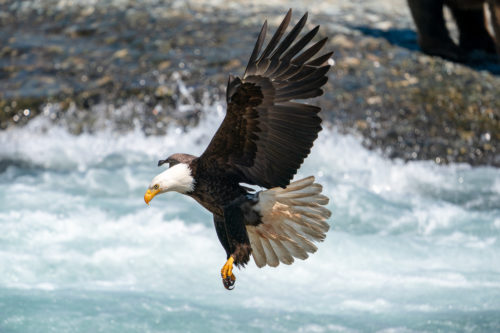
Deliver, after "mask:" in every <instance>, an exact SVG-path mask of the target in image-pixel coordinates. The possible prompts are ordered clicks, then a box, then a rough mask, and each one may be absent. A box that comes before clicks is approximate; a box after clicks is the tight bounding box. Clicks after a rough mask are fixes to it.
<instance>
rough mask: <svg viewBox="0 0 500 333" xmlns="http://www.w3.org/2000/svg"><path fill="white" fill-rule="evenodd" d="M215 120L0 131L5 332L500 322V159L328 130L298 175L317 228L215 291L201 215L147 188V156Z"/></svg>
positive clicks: (431, 327)
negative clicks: (426, 156) (308, 191)
mask: <svg viewBox="0 0 500 333" xmlns="http://www.w3.org/2000/svg"><path fill="white" fill-rule="evenodd" d="M221 119H222V112H221V110H219V111H217V110H211V111H210V112H208V115H207V118H206V119H205V120H204V121H203V122H202V123H201V124H200V125H199V126H198V127H196V128H194V129H192V130H190V131H189V132H188V133H183V132H182V131H181V130H179V129H177V130H174V129H173V130H171V131H170V134H169V135H167V136H165V137H145V136H144V135H143V134H142V133H141V132H140V131H137V132H132V133H128V134H122V135H119V134H116V133H112V132H98V133H96V134H93V135H89V134H84V135H80V136H72V135H70V134H68V133H67V132H66V131H65V130H63V129H61V128H58V127H55V126H52V125H47V124H46V122H45V120H44V119H42V118H39V119H36V120H34V121H32V122H31V123H30V124H29V125H28V126H26V127H24V128H16V129H12V130H9V131H4V132H0V161H3V162H2V163H4V164H3V165H4V167H3V169H5V170H4V171H3V172H2V173H0V332H2V333H3V332H50V331H54V332H97V331H102V332H165V331H169V332H187V331H193V332H196V331H202V332H220V331H221V330H222V329H225V330H227V329H230V330H236V331H255V332H259V331H266V332H271V331H277V332H287V331H290V332H330V331H377V330H383V331H384V330H385V331H436V330H443V331H499V330H500V244H499V242H500V241H499V235H500V170H498V169H494V168H471V167H469V166H466V165H450V166H437V165H435V164H433V163H431V162H412V163H408V164H404V163H403V162H401V161H391V160H388V159H386V158H384V157H382V156H381V155H380V154H378V153H377V152H372V151H367V150H366V149H364V148H363V147H362V146H361V145H360V143H359V140H358V139H357V138H355V137H353V136H343V135H340V134H338V133H337V132H335V130H332V129H328V130H324V131H323V132H322V133H321V136H320V138H319V139H318V141H317V142H316V145H315V147H314V149H313V152H312V154H311V156H310V157H309V158H308V159H307V160H306V163H305V165H304V166H303V168H302V169H301V170H300V173H299V175H298V176H297V178H298V177H302V176H307V175H311V174H313V175H316V176H317V178H318V180H319V182H321V183H322V184H323V185H324V187H325V191H326V194H327V195H328V196H329V197H330V198H331V199H332V200H331V203H330V205H329V208H330V209H331V210H332V212H333V216H332V218H331V220H330V221H329V222H330V224H331V226H332V228H331V230H330V231H329V233H328V236H327V239H326V241H325V242H324V243H321V244H320V245H319V251H318V252H317V253H316V254H314V255H313V256H312V257H310V258H309V259H308V260H306V261H298V262H295V263H294V264H293V265H291V266H283V265H281V266H279V267H278V268H275V269H273V268H264V269H258V268H257V267H256V266H255V265H254V263H253V262H251V263H250V265H249V266H248V267H247V268H246V269H244V270H240V271H238V270H237V271H236V272H235V273H236V276H237V282H236V289H235V290H233V291H231V292H228V291H226V290H225V289H224V288H223V286H222V283H221V281H220V276H219V274H220V273H219V272H220V268H221V266H222V265H223V263H224V261H225V253H224V250H223V249H222V246H221V245H220V244H219V243H218V240H217V237H216V234H215V231H214V228H213V226H212V218H211V216H210V214H208V213H207V212H206V211H204V210H203V208H201V206H199V205H198V204H197V203H195V202H194V201H193V200H191V199H189V198H187V197H183V196H181V195H179V194H174V193H171V194H166V195H162V196H159V197H157V198H155V199H154V200H153V201H152V206H151V207H147V206H146V205H145V204H144V201H143V199H142V196H143V193H144V191H145V189H146V187H147V185H148V184H149V181H150V180H151V178H152V177H153V176H154V175H156V174H157V173H159V172H160V171H161V170H160V169H158V168H157V167H156V162H157V160H159V159H161V158H164V157H166V156H168V155H170V154H171V153H174V152H188V153H193V154H199V153H201V152H202V151H203V149H204V147H205V145H206V144H207V142H208V140H209V139H210V138H211V136H212V134H213V133H214V131H215V129H216V127H217V126H218V124H219V122H220V121H221ZM7 164H8V165H9V166H8V167H6V168H5V165H7ZM0 170H1V169H0Z"/></svg>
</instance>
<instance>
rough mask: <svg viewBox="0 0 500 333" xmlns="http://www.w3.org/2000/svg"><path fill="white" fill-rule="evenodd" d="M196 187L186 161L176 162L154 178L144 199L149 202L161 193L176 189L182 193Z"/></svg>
mask: <svg viewBox="0 0 500 333" xmlns="http://www.w3.org/2000/svg"><path fill="white" fill-rule="evenodd" d="M193 189H194V178H193V175H192V174H191V169H190V168H189V165H187V164H186V163H179V164H176V165H174V166H172V167H170V168H168V169H167V170H165V171H163V172H162V173H160V174H159V175H157V176H156V177H154V178H153V180H152V181H151V184H149V187H148V190H147V191H146V194H144V201H145V202H146V203H147V204H148V205H149V202H150V201H151V200H152V199H153V198H154V197H155V196H156V195H157V194H159V193H164V192H170V191H176V192H179V193H182V194H186V193H188V192H191V191H192V190H193Z"/></svg>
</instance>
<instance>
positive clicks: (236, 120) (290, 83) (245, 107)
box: [200, 10, 332, 188]
mask: <svg viewBox="0 0 500 333" xmlns="http://www.w3.org/2000/svg"><path fill="white" fill-rule="evenodd" d="M290 18H291V10H290V11H289V12H288V14H287V15H286V16H285V18H284V20H283V22H282V23H281V25H280V26H279V28H278V30H277V31H276V33H275V34H274V36H273V37H272V38H271V41H270V42H269V44H268V45H267V47H266V48H265V49H264V51H263V52H262V54H260V51H261V48H262V45H263V43H264V39H265V35H266V30H267V22H266V23H264V26H263V27H262V30H261V32H260V34H259V37H258V39H257V43H256V44H255V47H254V50H253V52H252V55H251V56H250V60H249V63H248V65H247V68H246V71H245V74H244V76H243V79H240V78H232V77H230V80H229V83H228V87H227V102H228V107H227V114H226V117H225V118H224V121H223V122H222V124H221V126H220V127H219V129H218V131H217V133H216V134H215V135H214V137H213V138H212V141H211V142H210V144H209V145H208V147H207V149H206V150H205V152H204V153H203V155H201V156H200V162H201V163H212V164H213V163H215V164H217V165H218V167H220V168H223V169H225V170H227V171H228V172H232V173H233V174H235V175H237V176H238V177H239V180H240V181H242V182H246V183H249V184H256V185H259V186H263V187H267V188H271V187H276V186H281V187H285V186H286V185H288V184H289V182H290V180H291V179H292V178H293V176H294V175H295V173H296V172H297V169H298V168H299V167H300V165H301V164H302V162H303V161H304V158H305V157H307V155H308V154H309V152H310V149H311V147H312V145H313V142H314V140H315V139H316V138H317V136H318V132H319V131H320V130H321V118H319V116H318V112H319V111H320V108H319V107H316V106H312V105H307V104H302V103H297V102H292V100H296V99H308V98H313V97H316V96H319V95H321V94H322V93H323V90H322V89H321V87H322V86H323V85H324V84H325V83H326V82H327V80H328V77H327V76H326V73H327V72H328V69H329V68H330V66H329V65H328V64H327V61H328V59H329V58H330V57H331V55H332V53H327V54H325V55H322V56H320V57H318V58H316V59H313V60H311V58H312V57H313V56H314V55H315V54H316V53H317V52H319V50H321V48H322V47H323V46H324V44H325V43H326V40H327V39H326V38H324V39H322V40H320V41H319V42H317V43H315V44H313V45H312V46H311V47H309V48H307V49H306V50H304V51H302V50H303V49H304V48H305V46H306V45H307V44H308V43H309V42H310V41H311V40H312V38H313V37H314V36H315V35H316V33H317V31H318V29H319V26H317V27H315V28H314V29H312V30H311V31H310V32H309V33H307V34H306V35H304V36H303V37H302V38H301V39H299V40H298V41H297V42H295V43H294V41H295V39H296V38H297V36H298V34H299V33H300V31H301V30H302V28H303V27H304V25H305V23H306V20H307V14H306V15H304V16H303V17H302V19H301V20H300V21H299V22H298V23H297V24H296V25H295V27H294V28H293V29H292V30H291V31H290V33H289V34H288V35H287V36H286V37H285V38H284V39H283V41H282V42H281V43H280V40H281V37H282V36H283V34H284V32H285V30H286V28H287V26H288V24H289V22H290ZM301 51H302V53H300V52H301ZM299 53H300V54H299ZM259 54H260V56H259Z"/></svg>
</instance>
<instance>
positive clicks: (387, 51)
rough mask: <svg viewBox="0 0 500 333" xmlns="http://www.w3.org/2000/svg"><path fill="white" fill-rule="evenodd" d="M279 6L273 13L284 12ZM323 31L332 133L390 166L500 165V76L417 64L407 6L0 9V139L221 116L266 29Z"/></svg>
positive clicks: (497, 70)
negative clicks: (329, 55) (302, 19)
mask: <svg viewBox="0 0 500 333" xmlns="http://www.w3.org/2000/svg"><path fill="white" fill-rule="evenodd" d="M281 5H282V6H281ZM289 6H291V7H293V8H294V9H295V12H294V13H295V15H294V20H297V19H298V18H299V16H300V15H301V14H302V12H303V11H305V10H309V11H310V20H309V22H311V24H310V25H309V27H313V25H312V24H321V25H322V28H321V30H320V34H321V36H330V37H331V38H330V40H329V42H328V44H327V46H326V48H327V49H330V50H334V51H335V55H334V59H335V62H336V65H335V67H334V68H333V69H332V71H331V74H330V80H329V82H328V84H327V86H326V92H325V96H324V97H321V98H320V99H318V100H317V102H316V103H318V104H320V105H321V106H322V107H323V109H324V112H323V117H324V119H325V121H326V122H327V124H331V125H334V126H337V127H338V128H339V129H340V130H341V131H344V132H354V133H358V134H359V135H362V136H363V141H364V144H365V145H366V146H368V147H370V148H373V149H380V150H381V151H383V152H384V153H385V154H387V155H388V156H390V157H398V158H403V159H405V160H413V159H432V160H434V161H436V162H437V163H447V162H466V163H470V164H472V165H495V166H500V154H499V151H498V149H500V148H498V147H500V144H499V142H500V98H498V96H500V76H499V74H500V65H498V64H496V63H495V62H494V61H495V59H491V58H489V59H488V58H486V57H485V56H484V55H481V54H479V55H477V61H475V62H474V63H471V64H466V65H460V64H455V63H451V62H448V61H445V60H442V59H440V58H436V57H429V56H426V55H423V54H422V53H420V52H419V51H418V49H417V45H416V35H415V33H414V32H413V30H412V29H413V24H412V22H411V17H410V15H409V12H408V10H407V9H406V3H405V1H403V0H391V1H388V2H384V4H383V5H377V3H376V2H375V1H354V2H349V4H339V3H338V2H335V1H330V2H329V1H326V2H325V1H323V2H321V3H318V4H309V5H308V4H306V3H302V2H296V3H292V4H289V3H288V2H287V3H286V4H285V2H283V4H281V3H280V2H279V1H278V2H276V3H273V5H272V6H270V5H267V4H265V3H264V2H262V3H259V4H256V5H252V6H248V5H247V4H246V3H245V2H243V1H240V2H231V3H219V2H217V1H213V2H212V3H210V4H206V3H204V2H198V1H189V2H184V1H172V2H169V3H168V4H164V3H159V2H157V1H152V0H151V1H147V0H144V1H131V0H128V1H127V0H124V1H117V0H116V1H104V2H96V3H92V2H86V3H85V4H82V3H80V2H78V1H76V2H71V1H55V0H48V1H43V2H42V3H39V2H36V1H23V2H17V1H6V0H0V26H1V27H2V28H1V29H0V128H2V129H4V130H5V129H7V128H9V127H11V126H22V125H23V124H26V123H27V122H28V121H30V120H31V119H33V118H35V117H47V118H49V119H51V120H52V121H53V122H54V123H57V124H61V125H63V126H66V127H67V128H68V129H69V130H70V131H71V132H73V133H75V134H78V133H81V132H82V131H90V132H92V131H95V130H98V129H101V128H103V127H106V128H112V129H115V130H118V131H127V130H130V129H132V128H136V127H137V126H140V127H141V128H142V129H143V130H144V132H145V133H147V134H151V135H157V134H162V133H164V132H165V130H166V129H167V128H168V127H169V126H170V125H172V124H177V125H179V126H191V125H193V124H196V123H197V121H198V119H199V117H200V116H202V114H203V110H205V109H206V107H207V106H214V105H215V106H217V105H220V104H222V101H223V100H224V94H225V84H226V81H227V75H228V73H233V74H240V73H242V72H243V70H244V66H245V64H246V63H245V62H246V61H247V59H248V56H249V54H250V52H251V49H252V47H253V43H254V41H255V38H256V36H257V34H258V31H259V29H260V26H261V24H262V21H263V19H264V18H268V20H269V23H270V26H271V27H272V28H271V30H274V28H275V27H276V26H277V24H278V23H279V21H280V19H281V18H282V16H283V15H284V14H285V12H286V10H287V9H288V7H289Z"/></svg>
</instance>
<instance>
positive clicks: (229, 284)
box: [222, 276, 236, 290]
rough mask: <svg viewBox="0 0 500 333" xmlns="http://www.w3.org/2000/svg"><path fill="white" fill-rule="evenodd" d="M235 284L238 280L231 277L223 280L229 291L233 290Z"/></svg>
mask: <svg viewBox="0 0 500 333" xmlns="http://www.w3.org/2000/svg"><path fill="white" fill-rule="evenodd" d="M235 282H236V280H233V279H231V277H230V276H228V277H226V278H225V279H222V284H223V285H224V288H226V289H227V290H233V289H234V283H235Z"/></svg>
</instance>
